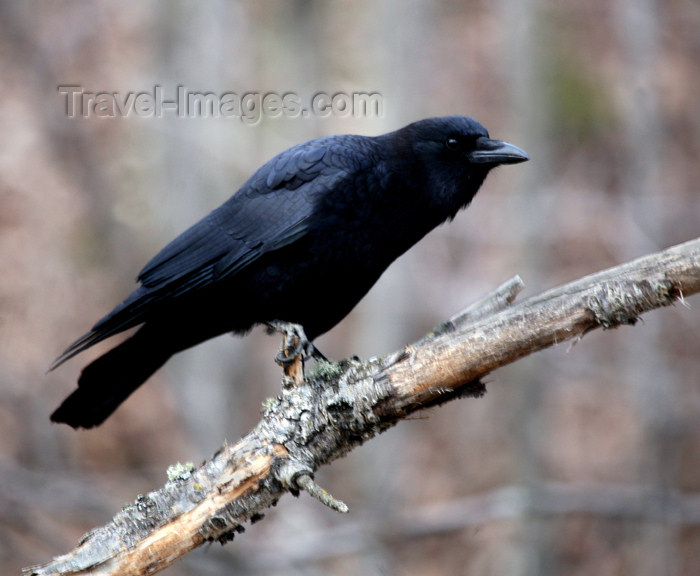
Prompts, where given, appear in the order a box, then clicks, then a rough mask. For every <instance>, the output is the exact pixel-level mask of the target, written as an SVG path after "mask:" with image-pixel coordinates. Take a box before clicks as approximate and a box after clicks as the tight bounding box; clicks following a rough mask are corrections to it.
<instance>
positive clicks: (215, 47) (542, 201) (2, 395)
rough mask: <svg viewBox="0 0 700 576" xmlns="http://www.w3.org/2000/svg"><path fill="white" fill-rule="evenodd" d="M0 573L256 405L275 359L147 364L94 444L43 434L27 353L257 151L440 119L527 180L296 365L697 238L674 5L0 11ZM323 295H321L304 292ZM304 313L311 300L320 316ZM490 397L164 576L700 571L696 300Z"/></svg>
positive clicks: (48, 393)
mask: <svg viewBox="0 0 700 576" xmlns="http://www.w3.org/2000/svg"><path fill="white" fill-rule="evenodd" d="M0 82H1V84H0V271H1V274H0V277H1V278H2V280H1V281H0V573H2V574H13V573H17V572H18V570H19V568H20V567H21V566H24V565H27V564H31V563H37V562H42V561H46V560H48V559H49V558H50V557H51V556H52V555H56V554H59V553H63V552H65V551H67V550H68V549H69V548H71V547H72V546H73V545H74V544H75V542H76V541H77V539H78V538H79V536H80V535H81V534H82V533H83V532H85V531H87V530H88V529H90V528H91V527H93V526H95V525H99V524H102V523H104V522H105V521H107V520H108V519H109V518H111V516H112V514H113V513H114V512H115V511H117V510H118V509H119V508H120V507H121V506H122V505H123V504H124V503H125V502H127V501H131V500H133V499H134V498H135V496H136V495H137V494H138V493H142V492H146V491H148V490H149V489H151V488H154V487H156V486H158V485H160V484H162V483H163V482H164V481H165V470H166V468H167V466H168V465H169V464H172V463H174V462H176V461H188V460H192V461H195V462H199V461H201V460H202V459H203V458H204V457H206V456H207V455H209V454H211V453H212V452H213V451H214V450H215V449H216V448H217V446H218V445H219V444H220V443H221V441H222V440H223V439H224V438H227V439H228V440H230V441H233V440H235V439H236V438H238V437H239V436H240V435H241V434H243V433H245V431H246V430H247V429H248V428H250V427H251V426H252V425H253V424H254V422H256V421H257V419H258V417H259V410H260V405H261V403H262V402H263V401H264V399H265V398H266V397H268V396H271V395H275V394H276V391H277V387H278V371H277V368H276V367H275V365H274V363H273V362H272V357H273V355H274V353H275V351H276V348H277V345H278V341H277V338H271V337H268V336H266V335H265V334H264V333H263V332H262V331H261V330H256V331H254V332H253V333H252V334H251V335H250V336H248V337H247V338H244V339H241V338H231V337H229V336H225V337H222V338H220V339H218V340H216V341H213V342H211V343H209V344H207V345H204V346H200V347H198V348H197V349H195V350H191V351H188V352H187V353H184V354H182V355H180V356H179V357H178V358H176V359H174V360H173V361H171V362H170V363H168V365H167V366H166V367H165V369H163V370H161V371H160V372H159V373H158V374H157V375H156V376H155V377H154V378H152V379H151V381H149V383H148V385H147V386H145V387H144V388H143V389H141V390H140V391H139V392H138V393H136V394H135V395H134V396H133V397H132V398H131V399H130V400H129V401H128V402H127V403H126V404H125V405H124V406H123V407H122V408H121V409H120V410H119V411H118V413H117V414H116V415H115V416H114V417H113V418H111V419H110V420H109V421H108V423H107V424H105V425H104V426H103V427H101V428H99V429H97V430H93V431H89V432H84V431H83V432H74V431H73V430H71V429H69V428H67V427H62V426H55V425H51V424H50V423H49V420H48V416H49V413H50V412H51V410H52V409H53V408H54V407H55V406H56V405H57V404H58V402H59V401H60V400H61V399H62V398H63V397H64V396H65V395H66V394H67V393H68V392H69V391H70V390H71V389H72V388H73V386H74V383H75V380H76V377H77V375H78V373H79V370H80V368H81V367H82V366H83V365H84V364H85V363H86V362H87V361H88V360H89V359H90V358H92V357H94V356H95V355H96V354H98V353H99V352H100V351H101V350H104V349H105V348H100V350H95V351H90V352H89V353H86V354H84V355H82V356H81V357H80V358H79V359H76V360H74V361H71V362H70V363H69V364H67V365H65V366H63V367H61V369H60V370H58V371H56V372H53V373H50V374H48V375H47V374H46V373H45V372H46V368H47V367H48V365H49V363H50V362H51V360H52V359H53V358H54V357H55V356H56V355H57V354H58V353H59V352H60V351H61V350H62V349H63V348H64V347H65V346H66V345H67V344H68V343H70V342H71V341H72V340H73V339H74V338H76V337H77V336H79V335H80V334H82V333H83V332H84V331H86V330H87V329H88V328H89V326H90V325H91V324H92V323H93V322H94V321H95V320H96V319H97V318H99V317H100V316H101V315H103V314H104V313H106V312H107V311H108V310H109V309H111V307H112V306H113V305H114V304H116V303H117V302H118V301H119V300H120V299H121V298H123V297H124V296H125V295H126V294H127V293H128V292H129V291H130V290H131V289H132V287H133V286H134V284H133V279H134V277H135V275H136V273H137V271H138V270H139V269H140V268H141V266H142V265H143V264H144V263H145V262H146V261H147V260H148V258H149V257H150V256H152V255H153V254H154V253H155V252H156V251H157V250H158V249H159V248H160V247H162V246H163V245H164V244H165V243H166V242H167V241H168V240H170V239H171V238H172V237H174V236H175V235H176V234H177V233H178V232H180V231H182V230H184V229H185V228H186V227H187V226H188V225H189V224H191V223H193V222H194V221H195V220H197V219H198V218H199V217H201V216H203V215H204V214H206V213H207V212H208V211H209V210H210V209H212V208H214V207H216V206H217V205H218V204H219V203H220V202H222V201H223V200H224V199H226V198H227V197H228V196H229V195H230V194H231V193H232V192H233V191H234V190H235V189H236V188H237V187H238V186H239V185H240V184H241V183H242V182H243V181H244V180H245V179H246V178H247V177H248V176H249V175H250V174H251V173H252V171H253V170H254V169H255V168H257V167H258V166H259V165H261V164H262V163H263V162H264V161H266V160H267V159H269V158H270V157H272V156H273V155H274V154H276V153H278V152H280V151H281V150H283V149H285V148H287V147H289V146H291V145H293V144H295V143H298V142H301V141H303V140H306V139H309V138H312V137H315V136H320V135H326V134H336V133H346V132H354V133H363V134H379V133H382V132H385V131H387V130H390V129H395V128H398V127H400V126H402V125H404V124H406V123H408V122H410V121H413V120H416V119H418V118H422V117H427V116H437V115H443V114H468V115H473V116H474V117H476V118H477V119H479V120H480V121H482V122H483V123H484V124H485V125H486V126H487V127H488V128H489V130H490V132H491V134H492V136H494V137H497V138H502V139H506V140H508V141H511V142H513V143H515V144H517V145H519V146H521V147H523V148H525V149H526V150H527V151H528V152H529V153H530V155H531V157H532V161H531V162H529V163H527V164H524V165H521V166H517V167H512V168H507V169H502V170H499V171H497V172H496V173H495V174H493V175H492V176H491V177H490V178H489V179H488V181H487V182H486V185H485V187H484V188H483V189H482V192H481V193H480V195H479V196H478V197H477V198H476V200H475V202H474V204H473V206H472V207H471V208H470V209H469V210H468V211H467V212H465V213H463V214H461V215H460V216H459V217H458V218H457V219H456V220H455V222H454V223H452V224H450V225H449V226H446V227H442V228H440V229H439V230H437V231H435V232H434V233H432V234H431V235H430V236H429V237H428V238H426V239H425V240H424V241H423V242H422V243H421V244H420V245H418V246H417V247H416V248H415V249H414V250H412V251H411V252H410V253H409V254H407V255H406V256H405V257H403V258H402V259H400V260H399V261H398V262H397V263H396V264H395V265H394V266H393V267H392V268H391V269H390V270H389V271H388V272H387V273H386V274H385V276H384V277H383V278H382V280H381V281H380V283H379V284H378V285H377V286H376V287H375V289H374V290H373V291H372V292H371V294H370V295H369V296H368V297H367V298H366V299H365V300H364V301H363V302H362V304H361V305H360V306H358V308H357V309H356V310H355V311H354V312H353V314H352V315H351V316H350V317H348V318H347V319H346V320H345V321H344V322H343V323H342V324H341V325H339V326H338V327H337V328H336V329H334V330H333V331H332V332H331V333H329V334H328V335H327V336H324V337H323V338H321V339H319V341H318V342H317V344H318V345H319V347H320V348H321V349H322V350H323V351H324V352H325V353H326V354H327V355H329V356H330V357H333V358H342V357H344V356H348V355H352V354H358V355H361V356H369V355H374V354H381V353H385V352H388V351H391V350H393V349H396V348H398V347H400V346H401V345H402V344H404V343H406V342H410V341H412V340H415V339H417V338H419V337H420V336H421V335H422V334H423V333H424V332H425V331H427V330H428V329H430V328H431V327H432V326H433V325H435V324H437V323H438V322H440V321H442V320H444V319H445V318H446V317H448V316H450V315H451V314H453V313H455V312H456V311H458V310H459V309H460V308H462V307H463V306H465V305H466V304H468V303H470V302H472V301H474V300H475V299H477V298H478V297H479V296H480V295H482V294H483V293H484V292H485V291H487V290H489V289H490V288H493V287H494V286H496V285H497V284H499V283H500V282H502V281H503V280H505V279H506V278H508V277H510V276H512V275H513V274H516V273H519V274H521V275H522V276H523V277H524V279H525V281H526V283H527V286H528V288H527V293H526V295H531V294H534V293H536V292H538V291H540V290H543V289H546V288H549V287H552V286H554V285H556V284H559V283H562V282H565V281H568V280H572V279H575V278H577V277H579V276H581V275H584V274H586V273H590V272H593V271H596V270H598V269H601V268H604V267H608V266H611V265H614V264H617V263H620V262H623V261H626V260H629V259H632V258H634V257H636V256H640V255H643V254H645V253H648V252H652V251H655V250H657V249H661V248H663V247H667V246H670V245H672V244H675V243H680V242H682V241H684V240H688V239H691V238H693V237H696V236H698V232H699V230H700V226H699V224H700V196H699V195H698V192H699V190H698V182H699V181H700V162H699V161H698V158H699V157H700V96H699V95H700V4H698V2H697V0H667V1H664V2H656V3H655V2H652V1H650V0H644V1H642V0H639V1H634V2H633V1H632V0H613V1H611V2H605V1H602V0H592V1H589V2H574V1H566V2H555V1H553V0H550V1H546V0H540V1H539V2H537V1H535V0H530V1H526V2H523V1H520V0H500V1H496V2H486V1H483V2H477V1H471V2H456V1H451V2H442V3H430V2H409V1H403V0H401V1H400V0H373V1H371V2H370V1H365V0H362V1H359V2H349V1H346V2H321V1H320V0H319V1H316V2H307V1H296V2H287V3H272V2H258V3H256V2H247V1H246V2H239V3H229V2H224V1H219V2H197V3H191V4H188V3H184V2H140V1H125V0H118V1H116V0H115V1H110V0H102V1H99V2H93V3H82V2H22V3H18V2H10V1H4V2H0ZM61 84H79V85H81V86H82V87H83V88H84V89H85V90H88V91H93V92H99V91H117V92H119V93H121V94H125V93H127V92H129V91H141V90H143V91H152V90H153V87H154V86H155V85H160V86H162V87H163V91H164V93H165V94H166V95H168V94H173V93H174V90H175V86H177V85H178V84H180V85H183V86H185V87H187V88H188V89H190V90H204V91H213V92H217V93H220V92H225V91H234V92H238V93H244V92H254V91H258V92H266V91H275V92H278V93H284V92H290V91H291V92H296V93H297V94H299V95H300V96H301V97H302V99H304V100H305V101H306V100H308V99H309V98H310V97H311V95H312V94H314V93H315V92H318V91H324V92H329V93H335V92H353V91H368V92H372V91H376V92H380V93H381V94H382V95H383V97H384V116H383V118H381V119H376V118H367V119H353V118H329V119H314V118H307V119H301V118H297V119H270V118H267V119H263V121H262V122H261V123H260V124H258V125H256V126H247V125H244V124H243V123H242V122H240V121H239V120H236V119H211V118H210V119H202V118H193V119H183V118H178V117H176V116H173V115H166V117H165V118H140V117H136V116H133V115H132V116H130V117H128V118H113V119H105V118H96V117H90V118H82V117H79V118H68V117H67V116H66V114H65V103H64V100H63V97H62V96H61V95H60V94H59V93H58V91H57V86H59V85H61ZM329 290H330V291H331V292H332V287H329ZM331 297H332V296H331ZM687 304H688V307H687V308H686V307H684V306H682V305H677V306H676V307H675V308H673V309H667V310H662V311H657V312H653V313H651V314H649V315H647V316H645V320H644V322H643V323H641V324H640V325H638V326H637V327H635V328H623V329H619V330H615V331H611V332H607V333H603V332H597V333H594V334H591V335H589V336H587V337H586V338H584V340H583V341H582V342H579V343H578V344H576V345H575V346H573V347H571V346H569V344H565V345H561V346H559V347H555V348H554V349H551V350H549V351H547V352H544V353H541V354H537V355H535V356H534V357H531V358H527V359H525V360H524V361H522V362H519V363H518V364H517V365H515V366H512V367H509V368H507V369H503V370H500V371H498V372H497V373H495V374H493V375H492V376H491V377H490V379H489V380H490V383H489V393H488V394H487V396H486V397H485V398H483V399H480V400H473V399H469V400H464V401H461V402H454V403H451V404H450V405H447V406H445V407H442V408H439V409H434V410H432V411H430V413H429V414H425V415H424V416H425V417H424V418H416V419H413V420H411V421H408V422H404V423H402V424H401V425H399V426H398V427H397V428H395V429H393V430H391V431H390V432H388V433H386V434H384V435H383V436H382V437H380V438H378V439H376V440H374V441H372V442H371V443H369V444H368V445H366V446H364V447H362V448H361V449H359V450H357V451H355V452H354V453H353V454H351V455H350V456H349V457H348V458H346V459H345V460H343V461H341V462H338V463H336V464H334V465H333V466H332V467H330V468H327V469H325V470H323V471H321V473H320V474H319V476H318V478H319V481H320V482H321V483H322V484H323V485H324V486H325V487H327V488H328V489H330V490H331V491H332V492H333V493H334V494H336V495H337V496H339V497H341V498H342V499H343V500H345V501H346V502H347V503H348V504H349V505H350V507H351V514H350V515H349V516H343V517H341V516H339V515H335V514H333V513H332V512H330V511H328V510H326V509H324V508H323V507H321V506H319V505H318V504H317V503H315V502H313V501H311V499H310V498H308V497H306V496H302V497H301V498H300V499H298V500H295V499H293V498H291V497H290V498H286V499H284V500H283V501H282V502H281V503H280V505H279V506H278V507H277V508H276V509H274V510H272V511H270V512H269V513H268V514H267V517H266V519H265V521H263V522H260V523H258V524H256V525H255V526H253V527H250V528H248V530H247V532H246V534H245V535H243V536H240V537H239V538H237V539H236V541H235V542H234V543H233V544H230V545H228V546H226V547H224V548H221V547H219V546H215V547H209V548H205V549H202V550H198V551H196V552H195V553H193V554H191V555H190V556H189V557H188V558H187V559H185V560H184V561H182V562H180V563H178V564H177V565H176V566H174V567H173V568H171V569H170V570H169V571H168V574H171V575H173V576H176V575H180V574H197V575H202V576H206V575H208V574H244V575H253V574H255V575H258V574H260V575H263V574H264V575H268V574H280V575H281V574H284V575H297V574H298V575H302V574H303V575H307V574H308V575H319V574H334V575H352V574H363V575H365V574H369V575H373V574H381V575H387V576H388V575H401V576H404V575H406V576H407V575H428V576H432V575H453V574H464V575H471V574H479V575H491V574H493V575H500V574H507V575H523V576H530V575H539V574H547V575H559V574H561V575H564V574H565V575H572V574H587V575H588V574H595V575H596V576H606V575H616V576H620V575H645V574H648V575H653V576H658V575H662V574H663V575H691V574H697V570H698V566H700V312H699V309H700V300H698V299H697V297H695V298H690V299H689V300H688V302H687Z"/></svg>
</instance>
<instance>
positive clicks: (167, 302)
mask: <svg viewBox="0 0 700 576" xmlns="http://www.w3.org/2000/svg"><path fill="white" fill-rule="evenodd" d="M528 159H529V158H528V155H527V154H526V153H525V152H524V151H523V150H521V149H520V148H518V147H516V146H513V145H512V144H508V143H506V142H502V141H499V140H492V139H491V138H489V134H488V132H487V131H486V129H485V128H484V127H483V126H482V125H481V124H479V123H478V122H477V121H476V120H473V119H472V118H468V117H463V116H447V117H443V118H428V119H425V120H420V121H418V122H414V123H412V124H409V125H408V126H405V127H404V128H402V129H400V130H397V131H395V132H390V133H387V134H383V135H381V136H376V137H367V136H357V135H339V136H328V137H325V138H318V139H315V140H310V141H309V142H305V143H303V144H299V145H297V146H294V147H292V148H290V149H289V150H286V151H284V152H282V153H281V154H279V155H278V156H276V157H274V158H273V159H272V160H270V161H269V162H267V163H266V164H265V165H264V166H262V168H260V169H259V170H258V171H257V172H255V173H254V174H253V175H252V176H251V177H250V179H249V180H248V181H247V182H246V183H245V184H243V186H242V187H241V188H240V189H239V190H238V191H237V192H236V193H235V194H234V195H233V196H232V197H231V198H229V200H227V201H226V202H225V203H224V204H222V205H221V206H220V207H219V208H217V209H216V210H214V211H213V212H211V213H210V214H209V215H208V216H205V217H204V218H203V219H202V220H200V221H199V222H197V223H196V224H194V225H193V226H192V227H191V228H189V229H188V230H186V231H185V232H184V233H183V234H181V235H180V236H178V237H177V238H176V239H175V240H173V241H172V242H171V243H170V244H168V245H167V246H166V247H165V248H164V249H163V250H162V251H161V252H159V253H158V254H157V255H156V256H155V257H154V258H153V259H152V260H151V261H150V262H149V263H148V264H146V266H145V268H143V270H141V272H140V274H139V275H138V281H139V283H140V286H139V287H138V288H136V289H135V290H134V291H133V292H132V293H131V294H130V295H129V296H127V298H126V299H125V300H124V301H123V302H122V303H121V304H119V305H118V306H117V307H116V308H114V310H112V312H110V313H109V314H107V315H106V316H105V317H104V318H102V319H101V320H100V321H99V322H97V324H95V325H94V326H93V327H92V329H91V330H90V331H89V332H88V333H87V334H85V335H83V336H81V337H80V338H79V339H78V340H76V341H75V342H73V344H71V345H70V346H69V347H68V348H67V349H66V350H65V352H63V354H61V355H60V356H59V357H58V358H57V359H56V360H55V361H54V363H53V365H52V366H51V368H50V369H51V370H53V369H54V368H56V367H57V366H59V365H60V364H62V363H63V362H65V361H66V360H68V359H69V358H72V357H73V356H75V355H76V354H78V353H79V352H82V351H83V350H85V349H86V348H89V347H90V346H92V345H93V344H96V343H97V342H100V341H102V340H104V339H105V338H109V337H110V336H113V335H115V334H118V333H119V332H122V331H124V330H127V329H129V328H132V327H134V326H138V325H141V327H140V328H139V329H138V331H136V332H135V333H134V335H133V336H131V337H130V338H128V339H127V340H125V341H124V342H123V343H121V344H119V345H118V346H116V347H115V348H113V349H112V350H110V351H109V352H107V353H106V354H104V355H102V356H100V357H99V358H97V359H96V360H95V361H93V362H92V363H91V364H89V365H88V366H87V367H85V368H84V369H83V371H82V373H81V375H80V378H79V380H78V388H77V389H76V390H75V391H74V392H73V393H72V394H71V395H70V396H68V398H66V399H65V400H64V401H63V403H62V404H61V406H59V408H58V409H56V411H55V412H54V413H53V414H52V415H51V420H53V421H54V422H65V423H66V424H69V425H70V426H72V427H73V428H79V427H84V428H91V427H93V426H97V425H99V424H101V423H102V422H104V420H105V419H106V418H107V417H108V416H109V415H110V414H112V412H114V410H116V408H117V407H118V406H119V405H120V404H121V403H122V402H123V401H124V400H125V399H126V398H127V397H128V396H129V395H130V394H131V393H132V392H133V391H134V390H136V389H137V388H138V387H139V386H140V385H141V384H143V382H145V381H146V380H147V379H148V378H149V377H150V376H151V375H152V374H153V373H154V372H155V371H156V370H157V369H158V368H160V367H161V366H162V365H163V364H164V363H165V362H166V361H167V360H168V358H170V357H171V356H172V355H173V354H175V353H177V352H180V351H182V350H184V349H186V348H189V347H191V346H194V345H196V344H199V343H200V342H203V341H205V340H208V339H210V338H213V337H215V336H218V335H220V334H223V333H225V332H234V333H238V334H243V333H246V332H248V331H249V330H250V329H251V328H252V327H253V326H254V325H256V324H265V323H267V324H270V323H273V322H275V321H278V322H289V323H295V324H299V325H301V326H302V327H303V329H304V332H305V334H306V337H308V339H309V342H310V341H311V340H313V339H314V338H315V337H317V336H319V335H320V334H323V333H324V332H326V331H328V330H330V329H331V328H332V327H333V326H335V325H336V324H337V323H338V322H340V321H341V320H342V319H343V318H344V317H345V316H346V315H347V314H348V313H349V312H350V310H352V308H353V307H354V306H355V305H356V304H357V303H358V302H359V301H360V300H361V299H362V298H363V296H364V295H365V294H366V293H367V292H368V291H369V289H370V288H371V287H372V285H373V284H374V283H375V282H376V281H377V280H378V279H379V277H380V276H381V275H382V273H383V272H384V270H386V269H387V267H388V266H389V265H390V264H391V263H392V262H393V261H394V260H395V259H396V258H398V257H399V256H400V255H401V254H403V253H404V252H405V251H406V250H408V249H409V248H410V247H411V246H413V245H414V244H415V243H416V242H418V241H419V240H420V239H421V238H422V237H423V236H425V235H426V234H427V233H428V232H430V231H431V230H432V229H433V228H435V227H436V226H438V225H439V224H442V223H443V222H445V221H448V220H452V218H454V216H455V214H457V212H458V211H459V210H460V209H462V208H465V207H466V206H467V205H468V204H469V203H470V202H471V200H472V198H473V197H474V195H475V194H476V192H477V190H478V189H479V187H480V186H481V184H482V182H483V181H484V179H485V177H486V175H487V174H488V172H489V171H490V170H491V169H492V168H494V167H495V166H498V165H500V164H515V163H518V162H524V161H526V160H528Z"/></svg>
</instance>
